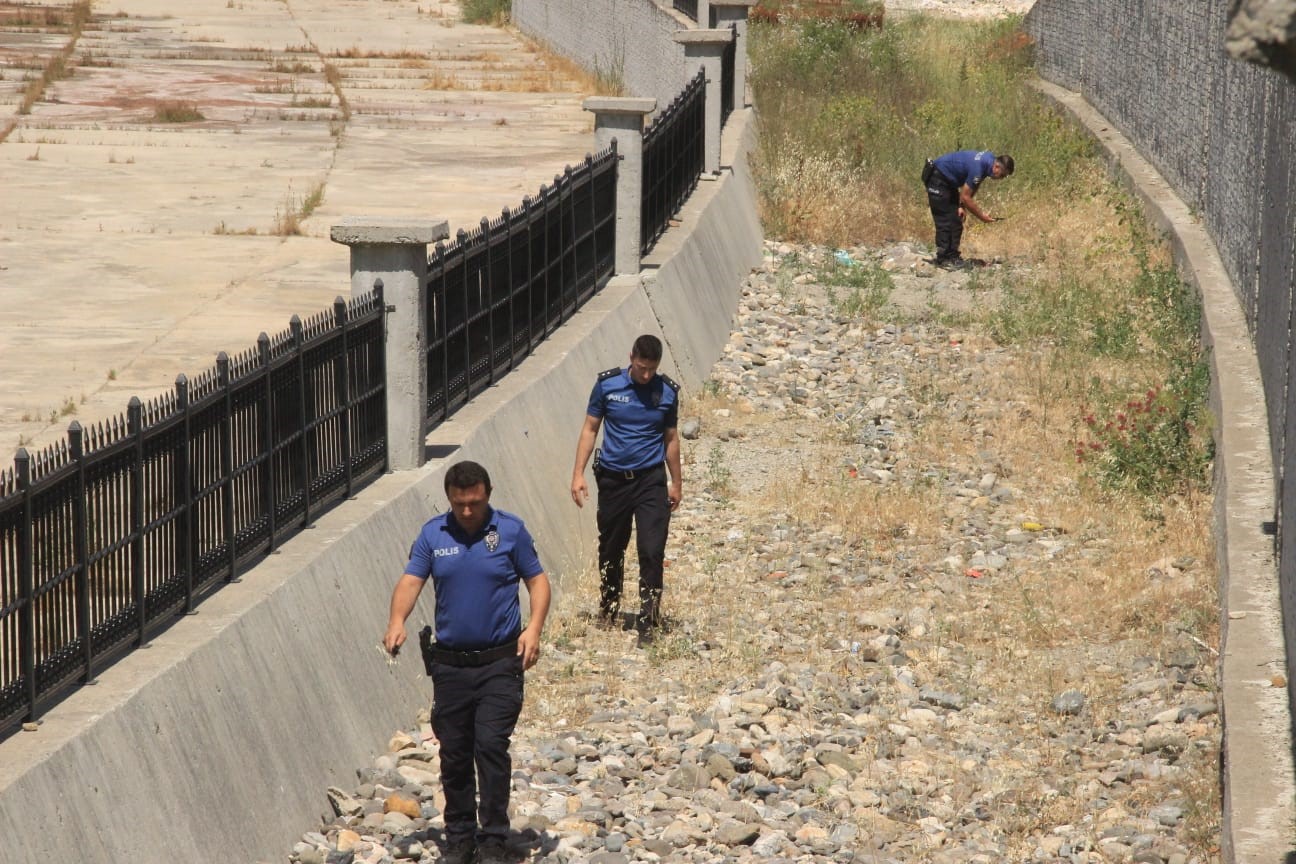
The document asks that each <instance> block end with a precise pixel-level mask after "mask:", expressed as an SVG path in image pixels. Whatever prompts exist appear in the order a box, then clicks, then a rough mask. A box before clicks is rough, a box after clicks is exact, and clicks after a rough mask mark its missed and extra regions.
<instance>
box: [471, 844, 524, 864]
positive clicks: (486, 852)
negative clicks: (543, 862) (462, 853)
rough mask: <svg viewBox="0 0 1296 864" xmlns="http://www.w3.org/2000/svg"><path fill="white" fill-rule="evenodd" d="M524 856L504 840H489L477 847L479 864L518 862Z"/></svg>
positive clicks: (515, 863) (516, 863)
mask: <svg viewBox="0 0 1296 864" xmlns="http://www.w3.org/2000/svg"><path fill="white" fill-rule="evenodd" d="M523 857H524V856H523V855H521V854H519V853H518V852H517V851H516V850H514V849H511V848H509V846H508V844H507V843H505V842H504V841H503V840H487V841H485V842H483V843H482V844H481V846H479V847H477V864H518V862H519V861H521V860H522V859H523Z"/></svg>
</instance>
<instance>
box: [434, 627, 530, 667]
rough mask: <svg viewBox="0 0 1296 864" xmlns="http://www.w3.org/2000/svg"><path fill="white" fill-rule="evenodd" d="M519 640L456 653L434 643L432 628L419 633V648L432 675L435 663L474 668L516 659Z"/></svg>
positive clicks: (516, 638) (513, 639)
mask: <svg viewBox="0 0 1296 864" xmlns="http://www.w3.org/2000/svg"><path fill="white" fill-rule="evenodd" d="M517 640H518V637H517V636H514V637H513V638H512V639H509V640H508V641H506V642H502V643H500V644H499V645H495V646H492V647H490V648H483V649H482V650H480V651H456V650H454V649H452V648H446V647H444V646H441V645H438V644H437V643H435V642H433V641H432V628H431V627H424V628H423V630H422V632H420V633H419V648H420V649H422V651H423V665H424V666H425V667H426V668H427V673H428V674H429V675H431V674H432V664H433V663H443V664H445V665H446V666H460V667H470V668H472V667H477V666H486V665H488V664H490V663H494V662H495V661H496V660H503V659H505V658H506V657H515V656H517Z"/></svg>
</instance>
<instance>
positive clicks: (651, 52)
mask: <svg viewBox="0 0 1296 864" xmlns="http://www.w3.org/2000/svg"><path fill="white" fill-rule="evenodd" d="M512 19H513V23H514V24H516V25H517V27H518V29H520V30H521V31H522V32H523V33H526V34H527V35H528V36H531V37H532V38H534V39H538V40H540V41H541V42H543V43H544V44H545V45H548V46H549V47H551V48H552V49H554V50H555V51H557V52H558V53H560V54H563V55H564V56H566V57H570V58H571V59H572V60H574V61H576V62H577V63H578V64H580V66H581V67H583V68H584V69H586V70H588V71H589V72H591V73H593V74H595V75H599V76H602V77H605V78H609V79H613V80H620V81H621V82H622V83H623V84H624V86H625V90H626V94H625V95H627V96H652V97H655V98H656V99H657V109H656V110H658V111H660V110H662V109H663V108H665V107H666V106H667V105H669V104H670V101H671V100H672V99H674V98H675V96H676V94H678V93H679V92H680V90H682V89H684V85H685V84H687V83H688V78H689V75H688V67H687V66H686V65H685V63H684V46H682V45H680V44H679V43H678V42H676V41H675V39H674V34H675V32H676V31H677V30H685V29H689V28H691V27H694V26H696V25H694V24H693V23H692V22H691V21H689V19H687V18H685V17H684V16H682V15H680V14H679V13H678V12H674V11H673V10H670V9H668V8H667V7H666V6H658V5H657V4H656V3H654V2H653V0H604V2H598V3H591V2H589V0H513V12H512Z"/></svg>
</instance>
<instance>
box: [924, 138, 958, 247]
mask: <svg viewBox="0 0 1296 864" xmlns="http://www.w3.org/2000/svg"><path fill="white" fill-rule="evenodd" d="M923 185H925V186H926V187H927V204H928V206H930V207H931V214H932V222H933V223H935V225H936V260H937V261H947V260H950V259H953V258H958V257H959V244H960V243H961V242H962V241H963V220H962V219H960V218H959V215H958V208H959V195H958V189H956V188H954V184H953V183H951V182H950V181H949V179H948V178H947V177H946V176H945V175H944V174H942V173H941V172H940V171H938V170H936V167H935V166H934V165H932V163H930V162H928V163H927V165H926V167H924V168H923Z"/></svg>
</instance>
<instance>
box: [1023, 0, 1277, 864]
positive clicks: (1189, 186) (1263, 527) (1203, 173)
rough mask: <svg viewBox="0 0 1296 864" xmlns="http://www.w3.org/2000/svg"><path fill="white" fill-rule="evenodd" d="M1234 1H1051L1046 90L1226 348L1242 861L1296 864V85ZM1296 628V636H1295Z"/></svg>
mask: <svg viewBox="0 0 1296 864" xmlns="http://www.w3.org/2000/svg"><path fill="white" fill-rule="evenodd" d="M1229 6H1230V2H1229V0H1202V2H1194V3H1183V2H1182V0H1039V2H1037V3H1036V5H1035V7H1034V8H1033V9H1032V11H1031V13H1030V14H1029V16H1028V18H1027V28H1028V30H1029V31H1030V33H1031V35H1032V36H1033V37H1034V38H1035V41H1036V58H1037V64H1038V68H1039V71H1040V74H1041V75H1042V76H1043V77H1044V78H1046V79H1048V80H1049V81H1050V82H1052V84H1050V85H1045V86H1044V89H1045V92H1046V93H1048V94H1049V95H1051V96H1052V97H1053V98H1054V99H1055V100H1057V101H1058V102H1059V103H1061V104H1062V105H1064V106H1065V107H1066V108H1067V109H1068V110H1070V111H1071V112H1072V114H1073V115H1074V116H1076V117H1077V118H1079V119H1080V121H1081V122H1082V123H1083V124H1084V125H1085V126H1086V127H1087V128H1088V129H1089V130H1090V131H1091V133H1092V134H1093V135H1094V136H1095V138H1096V139H1097V141H1098V142H1099V144H1100V145H1101V146H1102V148H1103V150H1104V152H1105V153H1106V155H1107V156H1108V158H1109V162H1110V164H1111V166H1112V168H1113V171H1114V173H1115V174H1116V175H1117V176H1118V177H1119V178H1120V179H1122V180H1124V181H1125V182H1127V183H1128V184H1129V186H1130V188H1131V189H1133V190H1134V191H1135V192H1136V193H1137V194H1138V195H1139V196H1140V197H1141V198H1142V200H1143V202H1144V204H1145V206H1146V210H1147V212H1148V214H1149V216H1150V217H1151V218H1152V219H1153V221H1154V222H1156V223H1157V224H1158V225H1159V226H1160V227H1161V228H1162V230H1163V231H1164V232H1165V233H1166V235H1167V237H1168V238H1169V239H1170V241H1171V245H1172V248H1173V250H1174V254H1175V259H1176V262H1177V263H1178V265H1179V267H1180V270H1181V271H1182V272H1183V273H1184V275H1185V276H1186V277H1187V278H1189V279H1191V280H1192V281H1193V282H1194V284H1195V285H1196V286H1197V288H1198V289H1199V292H1200V295H1201V297H1202V306H1203V334H1204V341H1205V344H1206V345H1207V346H1208V347H1209V348H1210V351H1211V357H1210V359H1211V364H1212V401H1213V406H1212V407H1213V409H1214V415H1215V417H1216V418H1218V422H1217V428H1216V429H1215V436H1216V453H1217V456H1216V482H1217V493H1216V502H1215V534H1216V559H1217V563H1218V566H1219V571H1220V599H1221V606H1222V609H1221V618H1220V621H1221V628H1222V638H1221V658H1220V680H1221V682H1222V688H1223V693H1222V713H1223V719H1224V752H1223V760H1222V762H1223V764H1222V766H1221V768H1222V782H1223V793H1224V805H1223V811H1224V824H1223V832H1222V853H1223V858H1224V860H1225V861H1226V862H1245V864H1252V862H1254V864H1260V862H1265V864H1270V862H1279V861H1291V860H1296V836H1293V832H1292V825H1293V824H1294V823H1296V770H1294V768H1293V758H1292V757H1293V754H1292V734H1291V729H1292V727H1291V717H1292V711H1291V699H1292V696H1291V694H1292V692H1293V691H1292V690H1291V688H1292V685H1291V684H1290V683H1287V685H1286V687H1284V686H1283V682H1284V679H1285V680H1286V681H1287V682H1290V680H1291V678H1292V675H1291V673H1290V670H1292V669H1296V663H1293V658H1294V657H1296V543H1293V542H1281V544H1276V543H1275V538H1274V536H1272V535H1273V534H1274V530H1275V529H1276V530H1277V534H1278V537H1279V538H1291V537H1293V536H1296V534H1293V531H1294V530H1296V484H1285V483H1283V482H1282V480H1281V478H1282V477H1283V476H1284V474H1286V473H1288V472H1289V471H1290V470H1291V469H1292V468H1296V446H1289V445H1292V442H1296V434H1294V433H1296V399H1292V398H1290V397H1289V396H1288V391H1289V388H1290V384H1291V382H1290V378H1289V376H1290V375H1291V373H1292V370H1293V368H1294V367H1296V364H1293V363H1292V354H1291V340H1290V330H1291V305H1292V288H1293V271H1294V265H1293V262H1294V255H1296V201H1293V198H1292V196H1291V194H1290V192H1291V190H1293V189H1296V136H1293V135H1292V128H1293V120H1294V119H1296V85H1293V84H1292V83H1291V82H1290V81H1288V80H1287V79H1285V78H1283V77H1281V76H1280V75H1278V74H1277V73H1275V72H1272V71H1270V70H1268V69H1262V68H1259V67H1256V66H1251V65H1249V64H1246V63H1243V62H1241V61H1238V60H1234V59H1232V58H1230V57H1228V56H1227V54H1226V53H1225V46H1224V31H1225V22H1226V16H1227V13H1228V11H1229ZM1284 622H1285V623H1284Z"/></svg>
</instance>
